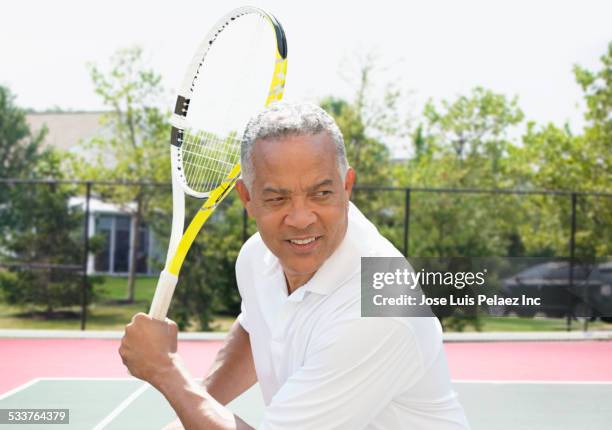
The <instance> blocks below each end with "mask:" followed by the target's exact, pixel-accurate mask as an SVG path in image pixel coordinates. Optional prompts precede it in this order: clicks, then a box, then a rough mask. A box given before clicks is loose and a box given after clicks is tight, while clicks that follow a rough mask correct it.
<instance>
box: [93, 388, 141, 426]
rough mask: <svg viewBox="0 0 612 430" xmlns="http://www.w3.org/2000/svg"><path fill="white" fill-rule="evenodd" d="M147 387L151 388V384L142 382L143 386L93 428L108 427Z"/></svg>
mask: <svg viewBox="0 0 612 430" xmlns="http://www.w3.org/2000/svg"><path fill="white" fill-rule="evenodd" d="M147 388H149V384H148V383H146V382H145V383H144V384H142V386H141V387H140V388H138V389H137V390H136V391H134V392H133V393H132V394H130V395H129V396H128V397H127V398H126V399H125V400H124V401H123V402H121V403H120V404H119V406H117V407H116V408H115V409H114V410H113V411H112V412H111V413H110V414H108V415H107V416H106V417H105V418H104V419H103V420H102V421H100V422H99V423H98V424H97V425H96V426H95V427H94V428H93V430H102V429H104V427H106V425H108V424H109V423H110V422H111V421H112V420H114V419H115V418H117V415H119V414H120V413H121V412H123V411H124V410H125V408H127V407H128V406H129V405H130V403H132V402H133V401H134V400H136V399H137V398H138V397H139V396H140V395H141V394H142V393H144V392H145V391H146V390H147Z"/></svg>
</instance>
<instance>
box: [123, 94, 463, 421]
mask: <svg viewBox="0 0 612 430" xmlns="http://www.w3.org/2000/svg"><path fill="white" fill-rule="evenodd" d="M241 163H242V172H243V179H242V180H241V181H240V182H239V183H238V184H237V186H236V188H237V191H238V194H239V195H240V199H241V200H242V202H243V204H244V206H245V207H246V209H247V211H248V213H249V215H250V216H251V217H253V218H254V219H255V221H256V223H257V227H258V231H259V233H258V234H256V235H254V236H253V237H251V238H250V239H249V240H248V241H247V242H246V243H245V244H244V246H243V247H242V249H241V252H240V255H239V257H238V261H237V263H236V276H237V281H238V287H239V290H240V294H241V297H242V313H241V314H240V316H239V317H238V319H237V321H236V323H235V324H234V326H233V327H232V329H231V331H230V333H229V335H228V337H227V339H226V342H225V345H224V347H223V349H222V350H221V351H220V352H219V354H218V356H217V358H216V360H215V363H214V365H213V366H212V369H211V371H210V373H209V375H208V377H207V378H206V379H205V381H204V384H203V387H202V386H198V385H197V384H195V383H193V382H192V378H191V376H190V375H189V374H188V373H187V371H186V370H185V369H184V366H183V365H182V364H181V361H180V357H179V356H178V355H177V354H176V326H175V325H174V324H173V323H172V322H169V321H168V322H166V323H161V322H156V321H153V320H151V319H150V318H148V317H147V316H146V315H143V314H140V315H137V316H136V317H135V318H134V320H133V321H132V323H131V324H129V325H128V327H127V329H126V336H125V337H124V340H123V342H122V346H121V349H120V352H121V355H122V358H123V360H124V363H125V364H126V365H127V366H128V368H129V369H130V371H131V372H132V374H133V375H134V376H137V377H139V378H142V379H144V380H147V381H149V382H150V383H151V384H152V385H153V386H155V387H156V388H157V389H158V390H160V391H161V392H162V393H163V394H164V395H165V397H166V398H167V399H168V401H169V402H170V404H171V405H172V407H173V408H174V409H175V411H176V412H177V415H178V417H179V418H180V420H181V422H182V425H183V426H184V427H185V428H187V429H249V428H250V427H249V426H248V425H247V424H246V423H244V422H243V421H242V420H240V418H238V417H236V416H234V415H232V413H231V412H229V411H228V410H227V409H226V408H225V407H224V406H223V405H225V404H227V403H228V402H230V401H231V400H232V399H234V398H236V397H237V396H239V395H240V394H241V393H242V392H244V391H245V390H246V389H248V388H249V387H250V386H252V385H253V384H254V383H255V382H259V386H260V388H261V390H262V394H263V397H264V401H265V404H266V410H265V414H264V418H263V422H262V424H261V427H260V428H261V429H270V430H272V429H300V430H301V429H317V430H324V429H350V430H356V429H385V430H399V429H436V430H446V429H465V428H467V422H466V419H465V415H464V413H463V409H462V408H461V406H460V404H459V403H458V401H457V399H456V394H455V393H454V392H453V391H452V389H451V385H450V377H449V373H448V368H447V364H446V357H445V354H444V349H443V347H442V341H441V329H440V325H439V323H438V321H437V319H435V318H361V316H360V312H361V306H360V258H361V257H367V256H389V257H396V256H400V255H401V254H400V253H399V252H398V251H397V250H396V249H395V248H394V247H393V246H392V245H391V244H390V243H389V242H388V241H387V240H386V239H384V238H383V237H382V236H381V235H380V234H379V233H378V231H377V230H376V228H375V227H374V226H373V225H372V224H371V223H370V222H369V221H368V220H367V219H366V218H365V217H364V216H363V215H362V214H361V213H360V212H359V210H358V209H357V208H356V207H355V206H353V205H352V204H351V203H350V202H349V198H350V195H351V190H352V187H353V184H354V182H355V172H354V171H353V170H352V169H351V168H350V167H348V165H347V161H346V155H345V149H344V143H343V139H342V135H341V133H340V131H339V130H338V127H337V125H336V124H335V123H334V121H333V119H332V118H331V117H330V116H329V115H327V114H326V113H325V112H324V111H323V110H322V109H320V108H319V107H316V106H314V105H309V104H300V105H288V104H277V105H274V106H272V107H270V108H268V109H266V110H264V111H263V112H261V113H260V114H259V115H257V116H256V117H255V118H254V119H252V120H251V122H250V123H249V126H248V127H247V131H246V133H245V137H244V139H243V143H242V153H241Z"/></svg>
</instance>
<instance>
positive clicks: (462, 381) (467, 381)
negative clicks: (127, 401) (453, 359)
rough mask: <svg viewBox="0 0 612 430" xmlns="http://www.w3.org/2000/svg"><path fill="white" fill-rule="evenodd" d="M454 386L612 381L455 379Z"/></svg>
mask: <svg viewBox="0 0 612 430" xmlns="http://www.w3.org/2000/svg"><path fill="white" fill-rule="evenodd" d="M451 382H452V383H453V384H557V385H562V384H568V385H612V381H546V380H542V381H538V380H512V381H505V380H478V379H453V380H452V381H451Z"/></svg>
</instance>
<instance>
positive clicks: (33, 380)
mask: <svg viewBox="0 0 612 430" xmlns="http://www.w3.org/2000/svg"><path fill="white" fill-rule="evenodd" d="M39 381H40V378H34V379H31V380H29V381H28V382H26V383H25V384H23V385H20V386H18V387H17V388H13V389H12V390H10V391H7V392H6V393H4V394H2V395H1V396H0V400H4V399H6V398H7V397H9V396H12V395H13V394H16V393H18V392H20V391H22V390H25V389H26V388H30V387H31V386H32V385H34V384H36V383H37V382H39Z"/></svg>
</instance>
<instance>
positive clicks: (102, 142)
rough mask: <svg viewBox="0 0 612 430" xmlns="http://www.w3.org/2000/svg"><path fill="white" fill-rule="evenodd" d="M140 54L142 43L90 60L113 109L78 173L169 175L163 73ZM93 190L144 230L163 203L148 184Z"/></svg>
mask: <svg viewBox="0 0 612 430" xmlns="http://www.w3.org/2000/svg"><path fill="white" fill-rule="evenodd" d="M142 57H143V53H142V49H140V48H137V47H136V48H130V49H123V50H119V51H118V52H117V53H116V54H115V55H113V57H112V58H111V65H110V69H109V70H106V71H104V70H102V69H100V68H99V67H98V66H96V65H90V66H89V71H90V75H91V79H92V81H93V84H94V87H95V91H96V93H97V94H98V95H99V96H100V97H101V98H102V100H103V101H104V103H105V104H106V105H107V106H108V107H109V108H110V109H111V110H110V112H108V113H106V114H105V115H104V116H103V118H102V122H103V125H105V128H106V130H107V131H108V134H104V135H101V136H97V137H94V138H93V139H92V140H91V141H90V142H87V144H86V147H87V148H88V149H89V154H88V158H85V157H84V158H82V159H79V160H77V162H76V163H75V164H74V169H75V171H76V172H77V175H78V176H80V177H82V178H84V179H88V180H91V179H97V180H114V181H134V182H169V181H170V157H168V152H169V149H168V139H169V127H168V124H167V119H168V117H169V113H168V112H166V111H162V110H161V109H159V108H158V107H156V106H155V104H156V103H157V102H158V101H159V99H160V98H161V96H162V95H163V92H164V90H163V88H162V86H161V77H160V76H159V75H158V74H156V73H155V72H154V71H153V70H152V69H150V68H149V67H147V65H146V64H145V62H144V60H143V58H142ZM92 158H93V160H92ZM94 191H95V192H96V193H98V195H99V196H100V197H102V198H104V199H107V200H110V201H112V202H114V203H117V204H119V205H120V206H121V207H122V208H123V209H124V210H125V211H126V212H129V213H131V214H132V216H133V224H132V228H133V229H134V231H140V226H141V225H142V224H143V223H144V222H145V221H146V219H147V217H149V216H150V215H151V212H152V211H154V210H155V208H156V207H157V206H159V205H163V204H164V203H163V202H161V201H160V200H159V198H158V197H159V194H158V193H153V192H148V191H150V190H147V189H146V187H145V186H129V187H128V186H124V187H122V186H118V187H110V186H107V187H97V188H96V190H94ZM133 203H135V205H133ZM134 206H135V207H134ZM139 240H140V237H139V235H135V240H134V242H133V244H132V245H133V246H132V248H131V256H130V261H133V262H136V261H138V255H137V252H136V250H137V249H138V248H139ZM135 272H136V264H132V265H131V266H130V267H129V277H128V285H127V298H128V301H133V300H134V295H135V292H134V288H135Z"/></svg>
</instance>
